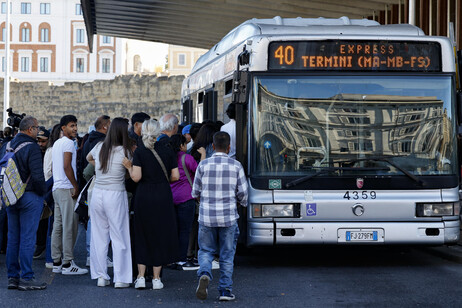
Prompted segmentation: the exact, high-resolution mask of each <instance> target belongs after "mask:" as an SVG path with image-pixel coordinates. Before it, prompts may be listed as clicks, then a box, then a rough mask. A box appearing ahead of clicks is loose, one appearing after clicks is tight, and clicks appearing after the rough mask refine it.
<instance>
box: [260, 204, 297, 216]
mask: <svg viewBox="0 0 462 308" xmlns="http://www.w3.org/2000/svg"><path fill="white" fill-rule="evenodd" d="M295 208H296V207H295V205H294V204H252V217H296V215H297V212H299V211H296V209H295ZM298 215H299V214H298Z"/></svg>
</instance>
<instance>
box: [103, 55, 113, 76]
mask: <svg viewBox="0 0 462 308" xmlns="http://www.w3.org/2000/svg"><path fill="white" fill-rule="evenodd" d="M110 72H111V59H108V58H103V73H110Z"/></svg>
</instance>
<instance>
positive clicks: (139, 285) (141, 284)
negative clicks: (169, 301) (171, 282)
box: [135, 277, 164, 290]
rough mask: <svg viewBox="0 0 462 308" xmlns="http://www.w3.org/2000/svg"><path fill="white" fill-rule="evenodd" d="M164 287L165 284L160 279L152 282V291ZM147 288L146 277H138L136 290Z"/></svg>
mask: <svg viewBox="0 0 462 308" xmlns="http://www.w3.org/2000/svg"><path fill="white" fill-rule="evenodd" d="M163 287H164V284H163V283H162V281H160V278H159V279H153V280H152V289H153V290H160V289H162V288H163ZM144 288H146V279H145V278H144V277H138V278H137V279H136V280H135V289H144Z"/></svg>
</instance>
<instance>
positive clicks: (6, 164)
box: [0, 141, 33, 207]
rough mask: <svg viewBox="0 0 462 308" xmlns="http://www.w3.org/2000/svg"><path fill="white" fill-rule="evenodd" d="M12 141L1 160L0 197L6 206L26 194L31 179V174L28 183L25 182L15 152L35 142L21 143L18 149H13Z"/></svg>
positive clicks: (14, 202)
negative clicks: (0, 186) (17, 164)
mask: <svg viewBox="0 0 462 308" xmlns="http://www.w3.org/2000/svg"><path fill="white" fill-rule="evenodd" d="M10 143H11V141H10V142H8V144H7V145H6V153H5V155H4V156H3V158H2V159H1V160H0V178H1V185H2V188H1V190H0V197H1V199H2V203H3V205H4V206H6V207H8V206H10V205H14V204H16V203H17V202H18V200H19V199H20V198H21V197H22V195H24V191H25V190H26V186H27V183H28V182H29V180H30V175H29V177H28V178H27V181H26V183H23V182H22V180H21V175H20V174H19V171H18V167H17V166H16V162H15V154H16V153H17V152H18V151H19V150H21V149H22V148H23V147H25V146H27V145H29V144H32V143H33V142H24V143H21V144H20V145H19V146H17V147H16V149H12V148H11V145H10Z"/></svg>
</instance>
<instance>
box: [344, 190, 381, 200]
mask: <svg viewBox="0 0 462 308" xmlns="http://www.w3.org/2000/svg"><path fill="white" fill-rule="evenodd" d="M343 198H344V199H348V200H350V199H353V200H358V199H364V200H365V199H369V198H370V199H375V198H377V194H376V193H375V191H373V190H372V191H367V190H363V191H359V192H358V191H347V192H346V193H345V195H343Z"/></svg>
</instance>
